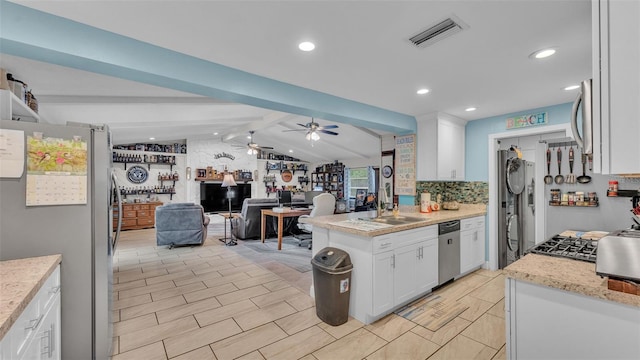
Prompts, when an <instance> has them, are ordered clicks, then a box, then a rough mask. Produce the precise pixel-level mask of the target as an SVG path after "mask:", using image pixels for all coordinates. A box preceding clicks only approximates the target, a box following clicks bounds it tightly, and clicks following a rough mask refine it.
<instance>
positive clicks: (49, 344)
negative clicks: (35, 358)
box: [40, 324, 55, 359]
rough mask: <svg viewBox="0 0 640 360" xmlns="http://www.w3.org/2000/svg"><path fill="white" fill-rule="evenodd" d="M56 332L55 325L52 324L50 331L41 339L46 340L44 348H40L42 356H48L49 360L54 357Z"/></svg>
mask: <svg viewBox="0 0 640 360" xmlns="http://www.w3.org/2000/svg"><path fill="white" fill-rule="evenodd" d="M54 330H55V329H54V325H53V324H51V325H50V328H49V330H47V331H45V332H44V333H43V335H42V337H41V339H44V340H45V341H46V342H45V343H44V346H41V348H40V349H41V350H40V355H46V356H47V358H49V359H51V356H53V344H54V333H53V332H54ZM45 338H46V339H45Z"/></svg>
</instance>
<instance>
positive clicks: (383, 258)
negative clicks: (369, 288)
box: [372, 251, 394, 314]
mask: <svg viewBox="0 0 640 360" xmlns="http://www.w3.org/2000/svg"><path fill="white" fill-rule="evenodd" d="M393 260H394V254H393V251H386V252H383V253H380V254H376V255H374V256H373V297H372V299H373V313H374V314H380V313H383V312H385V311H387V310H389V309H391V308H393V303H394V299H393V291H391V289H393V280H394V279H393V278H394V276H393V274H394V271H393Z"/></svg>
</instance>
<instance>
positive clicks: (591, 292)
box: [504, 254, 640, 307]
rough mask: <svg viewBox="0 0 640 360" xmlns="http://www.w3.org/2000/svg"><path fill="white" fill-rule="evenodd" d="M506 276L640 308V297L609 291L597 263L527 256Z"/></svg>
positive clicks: (514, 264) (512, 266)
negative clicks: (598, 270)
mask: <svg viewBox="0 0 640 360" xmlns="http://www.w3.org/2000/svg"><path fill="white" fill-rule="evenodd" d="M504 274H505V275H506V276H508V277H510V278H513V279H516V280H524V281H528V282H531V283H534V284H539V285H544V286H549V287H552V288H556V289H560V290H566V291H571V292H574V293H578V294H582V295H586V296H592V297H595V298H599V299H603V300H611V301H615V302H619V303H622V304H626V305H632V306H638V307H640V296H638V295H632V294H626V293H623V292H620V291H614V290H609V289H608V287H607V278H603V277H600V276H599V275H596V264H593V263H590V262H586V261H580V260H573V259H565V258H559V257H554V256H547V255H538V254H527V255H525V256H524V257H522V258H520V259H519V260H518V261H516V262H514V263H512V264H510V265H509V266H507V267H506V268H504Z"/></svg>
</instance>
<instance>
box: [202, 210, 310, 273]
mask: <svg viewBox="0 0 640 360" xmlns="http://www.w3.org/2000/svg"><path fill="white" fill-rule="evenodd" d="M209 217H210V219H211V222H210V223H209V226H208V227H207V231H208V234H209V236H210V237H213V238H224V231H225V225H226V228H227V229H226V230H227V236H229V223H228V221H227V222H226V224H225V222H224V221H223V219H224V218H223V217H222V216H219V215H213V214H211V215H209ZM237 243H238V245H236V246H229V249H231V250H233V251H235V252H236V253H238V254H239V255H242V256H244V257H246V258H248V259H250V260H252V261H255V262H257V263H261V262H264V261H277V262H279V263H281V264H284V265H286V266H288V267H290V268H292V269H295V270H297V271H299V272H307V271H311V270H312V267H311V250H309V249H308V248H307V246H306V245H307V242H305V243H304V244H303V246H298V241H297V240H295V239H294V238H293V236H285V237H283V238H282V250H278V239H276V238H268V239H266V240H265V242H264V243H262V242H261V241H260V240H259V239H258V240H238V241H237Z"/></svg>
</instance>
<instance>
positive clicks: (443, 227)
mask: <svg viewBox="0 0 640 360" xmlns="http://www.w3.org/2000/svg"><path fill="white" fill-rule="evenodd" d="M458 275H460V220H453V221H447V222H444V223H440V224H438V285H442V284H444V283H446V282H447V281H449V280H451V279H453V278H454V277H456V276H458Z"/></svg>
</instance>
